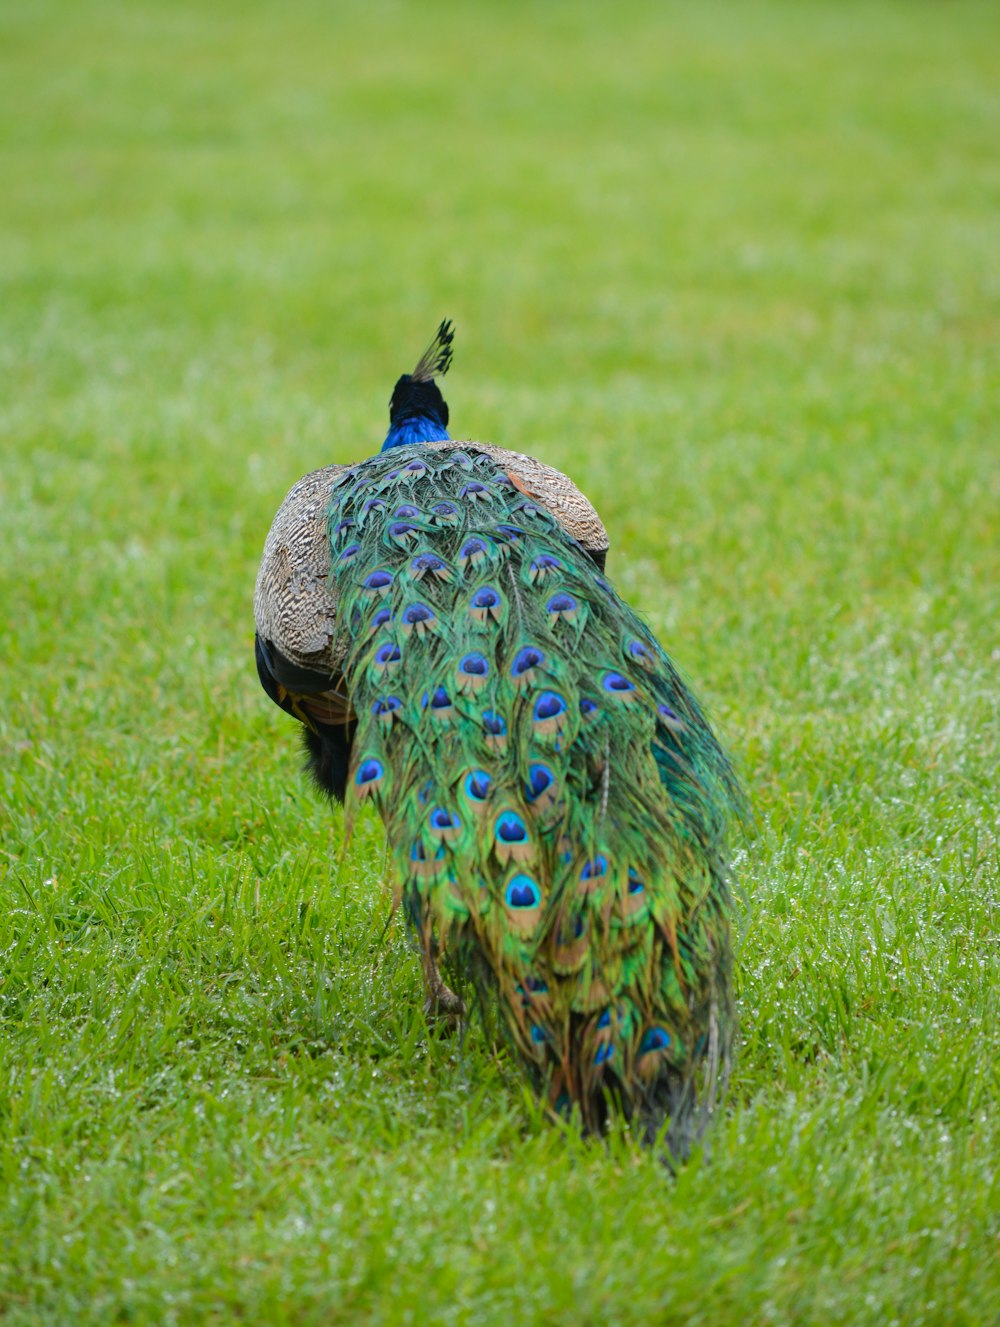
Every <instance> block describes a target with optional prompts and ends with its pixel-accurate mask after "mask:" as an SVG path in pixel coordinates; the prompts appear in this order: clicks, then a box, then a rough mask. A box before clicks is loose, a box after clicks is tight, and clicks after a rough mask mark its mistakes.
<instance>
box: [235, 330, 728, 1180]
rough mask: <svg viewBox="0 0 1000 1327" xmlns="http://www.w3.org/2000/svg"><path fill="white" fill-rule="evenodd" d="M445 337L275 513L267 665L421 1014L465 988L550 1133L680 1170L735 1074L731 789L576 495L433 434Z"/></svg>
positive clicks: (718, 751)
mask: <svg viewBox="0 0 1000 1327" xmlns="http://www.w3.org/2000/svg"><path fill="white" fill-rule="evenodd" d="M453 342H454V328H453V326H452V324H451V323H450V321H448V320H446V321H444V322H443V323H442V324H441V325H440V327H439V328H438V331H437V335H436V336H435V338H434V340H433V341H432V342H431V344H430V346H429V347H428V348H427V350H426V351H425V352H424V354H423V355H422V356H421V358H420V360H419V362H418V363H417V365H416V367H415V368H414V370H413V372H412V373H408V374H403V375H402V377H400V378H399V380H398V381H397V383H396V385H395V388H394V390H393V393H392V398H391V400H390V403H389V431H388V434H387V436H386V438H385V441H384V443H383V444H382V448H381V450H380V451H379V452H378V454H377V455H375V456H372V457H371V458H370V459H368V460H365V461H361V462H360V463H357V464H349V465H328V466H326V467H325V468H323V469H320V470H316V471H313V472H312V473H311V474H308V475H306V476H305V477H304V478H303V479H301V480H299V482H298V483H297V484H295V486H294V487H293V488H292V489H291V491H290V492H289V494H288V496H287V497H286V499H285V501H284V502H283V503H282V505H281V507H280V508H279V510H278V513H277V515H276V517H275V519H274V522H273V524H272V526H271V529H270V532H269V534H268V536H267V540H266V543H265V546H264V552H263V558H262V561H261V564H260V570H259V574H258V577H257V584H256V591H255V596H254V615H255V620H256V643H255V649H256V659H257V669H258V674H259V677H260V681H261V683H262V685H263V687H264V690H265V691H266V692H267V694H268V696H269V697H270V698H271V699H272V700H273V701H274V702H275V703H276V704H277V705H279V706H280V707H281V709H283V710H284V711H286V712H287V713H288V714H290V715H292V716H293V717H294V718H295V719H296V720H298V722H299V723H300V724H301V725H302V726H303V731H304V737H305V746H306V751H307V760H308V765H309V767H310V768H311V771H312V774H313V776H314V777H315V780H316V782H317V783H318V784H319V786H320V788H322V789H323V790H325V791H326V792H327V793H329V794H330V795H331V796H332V797H333V798H335V799H336V800H337V801H339V802H342V803H344V805H345V811H346V823H347V832H348V835H349V833H350V826H351V823H352V820H353V818H354V817H355V816H356V814H357V813H358V811H359V810H361V808H363V807H365V806H366V805H367V806H371V807H373V808H374V809H375V810H376V811H377V813H378V815H379V816H380V817H381V819H382V821H383V823H384V826H385V831H386V836H387V840H388V848H389V855H390V857H391V862H392V875H393V877H394V899H395V903H396V906H397V907H398V908H400V909H401V911H402V913H403V915H404V916H405V919H406V924H407V927H408V929H409V932H410V934H411V935H412V937H413V938H414V941H415V945H416V948H417V950H418V952H419V954H420V957H421V963H422V968H423V972H424V978H425V986H426V994H427V1001H426V1008H427V1010H428V1013H430V1014H436V1015H439V1016H441V1017H444V1018H450V1019H452V1020H455V1019H459V1018H462V1017H464V1016H465V1013H466V1000H465V998H464V996H466V995H470V994H471V995H474V996H475V997H476V1003H477V1005H478V1006H479V1007H480V1009H482V1010H483V1011H488V1012H489V1015H490V1016H491V1017H493V1016H495V1018H496V1022H497V1025H498V1026H499V1027H500V1028H501V1029H502V1032H503V1034H504V1036H505V1038H506V1041H507V1042H508V1044H509V1047H510V1049H511V1051H512V1053H513V1055H514V1057H515V1059H516V1061H517V1062H518V1063H519V1064H520V1066H521V1067H522V1068H523V1071H524V1073H525V1075H526V1076H527V1078H528V1079H529V1080H530V1082H531V1084H532V1086H533V1088H534V1090H535V1091H536V1093H537V1094H538V1096H539V1097H540V1099H541V1100H542V1101H543V1103H545V1105H546V1107H547V1108H549V1109H550V1110H551V1111H552V1112H553V1113H554V1114H555V1115H558V1116H564V1117H565V1116H571V1115H572V1114H573V1113H574V1112H578V1115H579V1118H580V1121H581V1123H582V1126H583V1128H584V1129H585V1130H586V1131H588V1132H600V1131H602V1130H603V1129H604V1128H606V1126H607V1123H608V1120H609V1117H610V1113H611V1112H618V1113H620V1114H622V1115H624V1117H625V1118H626V1119H627V1120H630V1121H632V1122H633V1124H634V1126H635V1127H637V1129H638V1131H639V1133H640V1135H641V1137H642V1138H643V1139H644V1140H645V1141H647V1142H650V1143H652V1142H654V1140H656V1139H657V1138H658V1137H659V1138H664V1137H665V1138H666V1141H667V1145H668V1147H669V1149H670V1151H671V1152H672V1153H673V1154H674V1156H675V1157H677V1156H683V1155H684V1154H686V1153H687V1151H688V1150H689V1149H690V1146H691V1143H692V1142H693V1141H694V1140H695V1139H696V1138H697V1137H698V1136H699V1135H700V1133H701V1131H702V1129H703V1128H704V1125H705V1122H706V1121H707V1119H708V1118H709V1116H710V1115H711V1113H712V1111H713V1109H714V1107H715V1104H716V1103H717V1101H718V1098H719V1094H720V1092H721V1090H722V1087H723V1084H724V1082H725V1079H726V1077H727V1074H728V1068H729V1062H730V1051H731V1045H732V1039H733V999H732V972H731V905H730V890H729V885H728V883H727V857H726V838H727V829H728V826H729V824H730V823H731V820H732V818H733V814H734V813H737V812H738V811H739V808H740V806H741V792H740V787H739V783H738V780H737V778H736V776H735V775H734V772H733V767H732V764H731V762H730V760H729V758H728V756H727V755H726V753H725V751H724V750H723V748H722V746H721V745H720V743H719V741H718V740H717V739H716V737H715V735H714V734H713V731H712V729H711V727H710V725H709V723H708V721H707V720H706V717H705V714H704V711H703V709H702V708H701V706H700V705H699V703H698V701H697V700H696V699H695V697H694V696H693V694H692V692H691V690H690V689H689V688H688V686H687V685H686V684H685V682H684V681H683V680H682V678H681V677H680V675H679V674H678V671H677V669H676V668H675V667H674V665H673V664H672V663H671V661H670V659H669V658H668V657H667V655H666V654H665V653H664V651H663V649H662V648H661V646H660V645H659V643H658V642H657V640H656V639H655V637H654V636H653V634H652V632H651V631H650V630H649V627H648V626H647V625H646V623H645V622H644V621H643V620H642V618H641V617H639V616H638V614H637V613H636V612H635V611H634V610H633V609H632V608H630V607H629V605H628V604H626V603H625V602H624V601H623V600H622V599H621V597H620V596H619V595H618V593H617V592H616V590H615V589H614V586H613V585H612V584H611V582H610V581H609V580H608V578H607V575H606V558H607V553H608V536H607V532H606V531H605V528H604V525H603V524H602V522H601V519H600V517H599V516H598V514H597V512H596V511H595V509H594V507H593V506H592V505H591V503H590V502H589V501H588V500H587V499H586V498H585V497H584V495H583V494H582V493H581V492H580V491H579V490H578V489H577V488H576V487H575V486H574V484H573V483H572V482H571V481H570V480H569V479H568V478H567V477H566V476H565V475H563V474H561V473H560V472H559V471H558V470H554V469H553V468H552V467H551V466H548V465H545V464H543V463H542V462H540V461H538V460H535V459H534V458H532V457H531V456H528V455H525V454H522V453H520V452H515V451H508V450H506V449H505V448H502V447H499V446H494V445H492V444H487V443H481V442H471V441H453V440H452V439H451V437H450V436H449V433H448V423H449V412H448V406H447V404H446V402H445V400H444V398H443V396H442V394H441V390H440V387H439V386H438V382H437V379H439V378H441V377H443V375H444V374H445V373H447V371H448V368H449V366H450V364H451V362H452V353H453ZM442 969H443V970H444V972H445V974H446V975H447V977H448V983H450V984H446V982H445V980H444V978H443V977H442V975H441V973H442ZM453 986H454V987H456V988H457V992H458V993H456V991H455V990H453V989H452V987H453Z"/></svg>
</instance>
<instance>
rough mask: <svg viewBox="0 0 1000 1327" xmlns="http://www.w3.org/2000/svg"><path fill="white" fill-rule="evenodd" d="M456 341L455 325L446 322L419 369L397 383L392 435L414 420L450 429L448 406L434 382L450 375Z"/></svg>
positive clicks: (392, 404) (391, 406)
mask: <svg viewBox="0 0 1000 1327" xmlns="http://www.w3.org/2000/svg"><path fill="white" fill-rule="evenodd" d="M454 339H455V328H454V325H453V324H452V322H451V320H450V319H449V318H446V319H445V320H444V322H443V323H442V324H441V326H440V327H439V328H438V330H437V335H436V336H435V337H434V340H433V341H432V342H431V343H430V345H429V346H428V347H427V349H426V350H425V351H424V353H423V354H422V355H421V357H420V359H419V361H418V363H417V367H416V368H415V369H414V370H413V372H412V373H404V374H403V376H402V377H401V378H400V379H399V380H398V381H397V383H396V385H395V387H394V388H393V389H392V398H391V400H390V401H389V427H390V431H391V430H393V429H395V428H397V427H398V426H399V425H400V424H403V423H404V421H406V420H411V419H427V420H430V421H431V422H432V423H435V424H438V425H440V427H441V428H442V429H446V428H447V426H448V403H447V401H446V400H445V399H444V397H443V396H442V395H441V391H440V389H439V387H438V385H437V383H436V382H435V381H434V379H435V378H440V377H443V376H444V374H446V373H447V372H448V369H449V367H450V366H451V355H452V342H453V341H454Z"/></svg>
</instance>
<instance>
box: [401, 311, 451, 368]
mask: <svg viewBox="0 0 1000 1327" xmlns="http://www.w3.org/2000/svg"><path fill="white" fill-rule="evenodd" d="M454 340H455V324H454V323H453V322H452V321H451V319H450V318H445V320H444V321H443V322H442V324H441V326H440V327H439V328H438V329H437V335H436V336H435V338H434V340H433V341H432V342H431V343H430V345H429V346H428V347H427V349H426V350H425V351H424V353H423V354H422V355H421V356H420V359H419V360H418V361H417V367H416V368H415V369H414V370H413V372H412V373H411V374H410V378H411V379H412V380H413V381H414V382H430V381H431V379H432V378H443V377H444V375H445V374H446V373H447V372H448V370H449V369H450V368H451V356H452V342H453V341H454Z"/></svg>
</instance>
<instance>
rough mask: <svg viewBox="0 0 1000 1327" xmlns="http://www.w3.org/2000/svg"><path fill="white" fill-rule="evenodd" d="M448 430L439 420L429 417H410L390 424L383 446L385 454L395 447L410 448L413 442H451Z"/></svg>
mask: <svg viewBox="0 0 1000 1327" xmlns="http://www.w3.org/2000/svg"><path fill="white" fill-rule="evenodd" d="M450 441H451V439H450V438H449V435H448V430H447V429H446V428H445V427H444V425H443V424H442V423H441V421H440V420H438V419H431V418H430V417H429V416H428V415H410V416H409V417H408V418H407V419H401V420H400V421H399V423H398V424H390V426H389V432H388V433H387V434H386V435H385V442H383V444H382V450H383V451H384V452H388V451H391V450H392V449H393V447H408V446H409V445H410V443H412V442H450Z"/></svg>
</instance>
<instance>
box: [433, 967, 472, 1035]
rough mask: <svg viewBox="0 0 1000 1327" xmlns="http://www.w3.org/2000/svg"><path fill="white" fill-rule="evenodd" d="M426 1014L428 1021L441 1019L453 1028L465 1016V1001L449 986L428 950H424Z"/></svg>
mask: <svg viewBox="0 0 1000 1327" xmlns="http://www.w3.org/2000/svg"><path fill="white" fill-rule="evenodd" d="M423 969H424V990H425V992H426V994H425V995H424V1015H425V1017H426V1018H427V1021H428V1022H437V1021H438V1020H439V1019H440V1020H441V1021H442V1022H443V1023H444V1024H445V1025H446V1026H448V1025H450V1026H451V1028H452V1029H454V1028H457V1027H458V1025H459V1023H460V1022H461V1021H462V1019H463V1018H464V1017H465V1014H466V1009H465V1001H464V1000H463V999H462V997H461V996H460V995H456V994H455V992H454V991H453V990H452V989H451V987H450V986H448V985H447V984H446V983H445V981H444V978H443V977H442V976H441V973H440V971H439V969H438V965H437V960H436V958H435V957H434V955H433V954H431V953H430V952H429V951H428V950H426V949H425V950H424V952H423Z"/></svg>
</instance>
